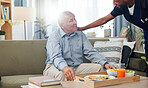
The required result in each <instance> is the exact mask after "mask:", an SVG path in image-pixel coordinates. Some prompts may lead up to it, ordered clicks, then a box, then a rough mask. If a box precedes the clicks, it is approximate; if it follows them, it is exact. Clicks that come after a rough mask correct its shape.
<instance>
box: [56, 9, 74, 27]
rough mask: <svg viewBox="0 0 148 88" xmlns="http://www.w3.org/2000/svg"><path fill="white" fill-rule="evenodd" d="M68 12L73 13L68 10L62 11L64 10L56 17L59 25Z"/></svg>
mask: <svg viewBox="0 0 148 88" xmlns="http://www.w3.org/2000/svg"><path fill="white" fill-rule="evenodd" d="M70 14H73V13H72V12H70V11H64V12H62V13H61V14H60V15H59V17H58V24H59V25H60V24H62V23H64V21H65V19H66V17H67V16H68V15H70Z"/></svg>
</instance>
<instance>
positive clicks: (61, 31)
mask: <svg viewBox="0 0 148 88" xmlns="http://www.w3.org/2000/svg"><path fill="white" fill-rule="evenodd" d="M59 31H60V35H61V37H64V36H65V35H67V36H74V35H76V34H78V31H75V32H73V33H71V35H68V34H66V33H65V32H64V31H63V29H62V28H61V27H59Z"/></svg>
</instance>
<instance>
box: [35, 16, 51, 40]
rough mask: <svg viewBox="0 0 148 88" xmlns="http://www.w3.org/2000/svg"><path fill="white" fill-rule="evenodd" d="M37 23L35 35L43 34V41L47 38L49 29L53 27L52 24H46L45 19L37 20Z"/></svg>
mask: <svg viewBox="0 0 148 88" xmlns="http://www.w3.org/2000/svg"><path fill="white" fill-rule="evenodd" d="M34 23H35V34H38V33H40V34H41V36H40V37H41V39H42V38H43V39H44V38H45V39H46V38H47V36H46V33H47V28H48V27H49V26H50V25H51V24H46V22H45V19H44V18H36V21H35V22H34Z"/></svg>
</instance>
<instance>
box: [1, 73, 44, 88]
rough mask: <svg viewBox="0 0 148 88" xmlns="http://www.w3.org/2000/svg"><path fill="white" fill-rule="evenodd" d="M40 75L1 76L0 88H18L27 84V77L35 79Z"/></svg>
mask: <svg viewBox="0 0 148 88" xmlns="http://www.w3.org/2000/svg"><path fill="white" fill-rule="evenodd" d="M41 75H42V74H34V75H16V76H2V80H1V85H0V88H20V86H21V85H27V84H28V79H29V77H36V76H41Z"/></svg>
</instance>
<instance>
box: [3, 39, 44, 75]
mask: <svg viewBox="0 0 148 88" xmlns="http://www.w3.org/2000/svg"><path fill="white" fill-rule="evenodd" d="M0 42H1V43H0V49H1V50H0V62H1V64H0V75H1V76H8V75H24V74H42V72H43V70H44V66H45V60H46V51H45V48H44V47H45V46H46V42H47V40H10V41H9V40H7V41H0Z"/></svg>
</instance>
